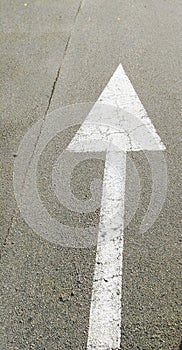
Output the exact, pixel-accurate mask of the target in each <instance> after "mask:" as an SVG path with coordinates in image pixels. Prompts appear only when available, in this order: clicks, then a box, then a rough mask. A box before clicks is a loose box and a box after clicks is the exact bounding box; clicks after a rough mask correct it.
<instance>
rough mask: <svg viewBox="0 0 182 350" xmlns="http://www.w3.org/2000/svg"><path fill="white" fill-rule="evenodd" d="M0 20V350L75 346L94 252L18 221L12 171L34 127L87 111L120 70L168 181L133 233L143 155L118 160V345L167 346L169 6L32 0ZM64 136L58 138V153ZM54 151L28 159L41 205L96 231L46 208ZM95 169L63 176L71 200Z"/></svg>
mask: <svg viewBox="0 0 182 350" xmlns="http://www.w3.org/2000/svg"><path fill="white" fill-rule="evenodd" d="M1 17H2V26H1V27H2V31H1V42H2V43H1V47H2V48H1V70H2V73H1V86H2V98H1V119H2V127H1V130H2V137H1V145H2V147H1V149H2V157H1V159H2V163H1V168H2V197H1V198H2V199H1V207H0V208H1V213H2V216H1V217H2V218H1V220H2V224H1V227H2V230H1V231H2V234H1V243H2V245H1V275H2V292H3V293H2V311H1V313H2V340H1V344H2V345H1V349H2V350H15V349H18V350H30V349H35V350H39V349H40V350H44V349H46V350H52V349H61V350H77V349H78V350H81V349H86V342H87V336H88V324H89V309H90V298H91V291H92V278H93V271H94V263H95V252H96V248H95V247H93V248H69V247H67V248H65V247H62V246H60V245H58V244H54V243H51V242H49V241H47V240H45V239H44V238H43V237H41V236H40V235H39V234H38V232H34V231H33V230H32V229H31V228H30V227H29V226H28V225H27V224H26V222H25V221H24V219H23V217H22V215H21V213H20V211H19V209H18V206H17V204H16V200H15V196H14V190H13V164H14V160H15V159H16V156H17V152H18V146H19V143H20V141H21V140H22V138H23V136H24V134H25V133H26V132H27V131H28V130H29V129H30V128H31V127H32V126H33V125H34V123H35V122H36V121H38V120H42V122H43V125H44V123H45V120H47V119H48V118H51V115H50V116H49V113H50V112H52V111H55V110H56V109H58V108H60V107H61V106H65V105H68V104H72V105H74V104H79V103H83V102H89V103H94V102H95V101H96V100H97V98H98V96H99V95H100V93H101V91H102V90H103V88H104V86H105V85H106V83H107V82H108V80H109V79H110V77H111V76H112V74H113V72H114V71H115V69H116V68H117V66H118V64H119V63H120V62H121V63H122V65H123V67H124V69H125V71H126V73H127V75H128V76H129V78H130V80H131V82H132V84H133V86H134V88H135V90H136V92H137V94H138V96H139V97H140V99H141V101H142V103H143V105H144V106H145V109H146V110H147V112H148V114H149V116H150V118H151V120H152V122H153V124H154V125H155V127H156V130H157V132H158V134H159V135H160V137H161V139H162V141H163V143H164V144H165V146H166V151H165V158H166V163H167V168H168V181H169V182H168V193H167V198H166V201H165V204H164V206H163V209H162V211H161V213H160V215H159V217H158V219H157V220H156V222H155V224H154V225H153V226H152V227H151V228H150V229H149V230H148V231H147V232H146V233H145V234H144V235H142V234H140V233H139V227H140V223H141V220H142V218H143V216H144V213H145V212H146V210H147V207H148V204H149V200H150V195H151V174H150V169H149V166H148V163H147V161H146V159H145V157H144V155H143V154H141V153H140V152H139V153H135V154H131V155H130V156H129V157H130V158H131V159H132V160H133V162H134V164H135V166H136V168H137V170H138V173H139V176H140V181H141V189H142V190H141V200H140V203H139V206H138V209H137V211H136V214H135V216H134V218H133V219H132V221H131V223H130V224H129V226H128V227H127V228H126V230H125V249H124V270H123V297H122V329H121V335H122V345H121V349H122V350H130V349H132V350H137V349H140V350H152V349H155V350H156V349H157V350H159V349H160V350H169V349H170V350H179V349H180V343H181V329H182V324H181V319H182V317H181V311H182V310H181V309H182V308H181V305H182V297H181V295H182V293H181V242H182V240H181V236H180V230H181V217H180V211H181V203H180V198H181V196H180V190H181V187H180V170H181V159H180V156H181V149H180V133H181V111H182V108H181V99H182V84H181V78H182V64H181V62H182V45H181V33H182V21H181V18H182V4H181V0H173V1H171V0H165V1H164V0H151V1H150V2H149V1H146V0H138V1H137V2H136V1H134V0H128V1H121V0H115V1H112V2H111V1H109V0H105V1H104V0H99V1H91V0H84V1H83V2H80V1H79V0H78V1H77V0H72V1H63V0H61V1H56V0H54V1H51V2H50V1H47V0H44V1H41V0H38V1H30V2H28V3H27V6H25V5H24V3H23V2H21V1H17V2H14V1H10V0H9V1H5V0H1ZM75 131H76V129H74V130H69V131H68V132H67V133H64V135H62V134H60V135H59V140H57V142H58V143H59V145H60V143H61V146H60V147H62V148H66V145H67V144H68V143H69V139H71V138H72V137H73V135H74V133H75ZM55 142H56V140H54V143H55ZM62 148H61V149H62ZM55 149H56V147H55V146H54V144H53V143H51V144H50V145H49V147H47V149H46V150H45V152H44V154H42V158H41V161H40V163H39V167H38V171H37V176H38V188H39V192H40V196H41V200H42V201H43V203H44V205H45V206H46V207H47V208H48V210H49V212H50V214H51V215H52V216H55V217H56V218H57V219H58V220H60V221H62V222H64V223H69V224H70V226H72V227H74V226H78V225H79V224H80V222H81V225H86V224H87V220H88V221H89V222H91V224H92V225H94V226H95V227H98V221H99V211H98V210H97V211H95V212H94V213H91V214H90V215H88V216H87V217H81V216H80V215H76V214H74V215H71V214H70V212H68V211H67V210H66V209H64V208H60V207H59V205H58V204H57V203H55V202H54V199H55V198H54V197H53V196H52V189H51V188H50V186H49V184H50V172H51V166H52V164H53V163H52V162H53V158H54V157H55ZM59 150H60V149H57V152H59ZM103 167H104V164H103V162H102V161H101V160H98V161H92V162H90V164H89V163H85V164H82V166H81V168H80V169H79V168H78V169H76V170H75V173H74V179H73V181H72V187H73V191H74V193H75V195H76V196H77V197H78V198H80V199H85V198H87V197H88V196H89V194H90V192H89V189H88V188H89V182H90V181H91V179H92V178H94V177H95V176H96V177H100V178H101V179H102V175H103ZM127 183H128V184H129V175H128V178H127ZM126 188H127V185H126Z"/></svg>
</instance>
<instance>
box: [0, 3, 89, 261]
mask: <svg viewBox="0 0 182 350" xmlns="http://www.w3.org/2000/svg"><path fill="white" fill-rule="evenodd" d="M82 3H83V0H81V1H80V4H79V6H78V9H77V11H76V14H75V18H74V21H73V26H72V29H71V31H70V35H69V37H68V40H67V42H66V45H65V49H64V54H63V58H62V61H61V64H60V65H59V68H58V70H57V73H56V77H55V79H54V82H53V84H52V89H51V93H50V97H49V100H48V104H47V107H46V110H45V113H44V116H43V118H42V124H41V126H40V131H39V134H38V136H37V139H36V141H35V146H34V149H33V152H32V155H31V157H30V160H29V162H28V166H27V170H26V173H25V176H24V180H23V185H22V190H23V188H24V186H25V180H26V177H27V173H28V170H29V167H30V164H31V162H32V159H33V156H34V154H35V150H36V147H37V144H38V141H39V139H40V136H41V133H42V129H43V126H44V122H45V120H46V116H47V114H48V112H49V108H50V105H51V101H52V98H53V95H54V91H55V88H56V84H57V81H58V79H59V77H60V72H61V68H62V66H63V63H64V60H65V57H66V54H67V50H68V47H69V43H70V40H71V37H72V35H73V32H74V28H75V25H76V21H77V18H78V15H79V12H80V10H81V8H82ZM15 213H16V209H14V211H13V215H12V217H11V219H10V225H9V227H8V229H7V234H6V235H5V239H4V242H3V243H2V248H1V251H0V259H1V258H2V252H3V248H4V247H5V246H6V243H7V239H8V237H9V234H10V230H11V227H12V224H13V220H14V218H15Z"/></svg>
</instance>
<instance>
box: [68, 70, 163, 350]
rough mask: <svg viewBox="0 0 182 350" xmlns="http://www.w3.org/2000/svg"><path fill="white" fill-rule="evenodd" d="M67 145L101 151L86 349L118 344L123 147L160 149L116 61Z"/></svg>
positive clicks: (123, 179) (118, 346) (131, 149)
mask: <svg viewBox="0 0 182 350" xmlns="http://www.w3.org/2000/svg"><path fill="white" fill-rule="evenodd" d="M68 149H69V150H70V151H74V152H98V151H99V152H100V151H105V152H106V161H105V172H104V181H103V192H102V201H101V214H100V224H99V234H98V243H97V254H96V265H95V272H94V280H93V291H92V301H91V309H90V321H89V334H88V343H87V349H88V350H93V349H96V350H108V349H113V350H117V349H120V342H121V295H122V264H123V233H124V232H123V231H124V198H125V177H126V152H127V151H139V150H164V149H165V147H164V145H163V144H162V142H161V140H160V138H159V136H158V135H157V133H156V131H155V128H154V126H153V125H152V123H151V121H150V119H149V118H148V116H147V113H146V111H145V109H144V107H143V106H142V104H141V102H140V100H139V98H138V96H137V94H136V92H135V90H134V88H133V86H132V84H131V82H130V81H129V79H128V77H127V76H126V74H125V72H124V70H123V68H122V66H121V64H120V65H119V66H118V68H117V70H116V71H115V73H114V74H113V76H112V78H111V79H110V81H109V83H108V84H107V86H106V87H105V89H104V90H103V92H102V94H101V95H100V97H99V98H98V101H97V102H96V103H95V105H94V106H93V108H92V110H91V111H90V113H89V114H88V116H87V117H86V119H85V121H84V123H83V124H82V126H81V127H80V129H79V130H78V132H77V134H76V135H75V137H74V138H73V140H72V141H71V143H70V145H69V147H68Z"/></svg>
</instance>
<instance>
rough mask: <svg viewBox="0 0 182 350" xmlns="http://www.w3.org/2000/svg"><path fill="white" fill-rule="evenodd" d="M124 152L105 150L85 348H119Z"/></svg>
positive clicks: (91, 349) (115, 349) (88, 349)
mask: <svg viewBox="0 0 182 350" xmlns="http://www.w3.org/2000/svg"><path fill="white" fill-rule="evenodd" d="M125 177H126V153H125V152H123V151H118V152H116V151H108V152H107V154H106V162H105V172H104V181H103V192H102V202H101V215H100V224H99V234H98V242H97V253H96V265H95V272H94V280H93V290H92V300H91V308H90V321H89V334H88V343H87V350H93V349H97V350H106V349H114V350H117V349H120V341H121V291H122V262H123V231H124V197H125Z"/></svg>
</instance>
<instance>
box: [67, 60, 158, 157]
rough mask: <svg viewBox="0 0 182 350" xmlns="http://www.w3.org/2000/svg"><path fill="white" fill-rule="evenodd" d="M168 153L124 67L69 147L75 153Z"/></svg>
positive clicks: (118, 69)
mask: <svg viewBox="0 0 182 350" xmlns="http://www.w3.org/2000/svg"><path fill="white" fill-rule="evenodd" d="M108 148H109V149H111V148H113V149H115V150H116V149H119V150H124V151H140V150H164V149H165V146H164V145H163V143H162V142H161V140H160V137H159V136H158V134H157V133H156V130H155V128H154V126H153V124H152V122H151V120H150V118H149V117H148V115H147V112H146V110H145V109H144V107H143V105H142V103H141V101H140V99H139V97H138V95H137V94H136V92H135V90H134V88H133V86H132V84H131V82H130V80H129V79H128V77H127V75H126V74H125V72H124V69H123V67H122V65H121V64H120V65H119V66H118V68H117V69H116V71H115V73H114V74H113V76H112V77H111V79H110V81H109V82H108V84H107V85H106V87H105V89H104V90H103V92H102V93H101V95H100V96H99V98H98V100H97V102H96V103H95V104H94V106H93V107H92V109H91V111H90V112H89V114H88V116H87V117H86V119H85V121H84V122H83V124H82V125H81V127H80V129H79V130H78V132H77V134H76V135H75V137H74V138H73V140H72V141H71V143H70V145H69V146H68V150H70V151H74V152H100V151H106V150H107V149H108Z"/></svg>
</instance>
